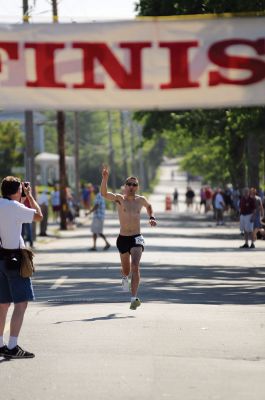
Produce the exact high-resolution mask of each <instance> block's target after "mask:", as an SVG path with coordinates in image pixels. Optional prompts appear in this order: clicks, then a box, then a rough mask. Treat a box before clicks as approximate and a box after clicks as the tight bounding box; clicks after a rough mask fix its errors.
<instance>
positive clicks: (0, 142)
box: [0, 121, 24, 178]
mask: <svg viewBox="0 0 265 400" xmlns="http://www.w3.org/2000/svg"><path fill="white" fill-rule="evenodd" d="M23 148H24V139H23V135H22V132H21V130H20V127H19V124H18V123H17V122H12V121H9V122H1V123H0V176H1V178H4V177H5V176H7V175H12V174H13V172H12V171H13V170H14V168H15V167H22V166H23Z"/></svg>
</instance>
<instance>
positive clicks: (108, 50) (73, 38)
mask: <svg viewBox="0 0 265 400" xmlns="http://www.w3.org/2000/svg"><path fill="white" fill-rule="evenodd" d="M254 105H265V17H256V18H255V17H249V18H225V19H221V18H217V19H215V18H214V19H209V18H196V19H183V20H182V19H176V20H175V19H172V20H170V19H169V20H163V19H152V20H144V21H119V22H118V21H115V22H101V23H88V24H76V23H73V24H21V25H17V24H16V25H13V24H12V25H6V24H5V25H0V108H3V109H13V110H14V109H15V110H25V109H32V110H38V109H41V110H43V109H56V110H58V109H60V110H85V109H117V108H122V109H189V108H195V107H196V108H198V107H202V108H213V107H231V106H254Z"/></svg>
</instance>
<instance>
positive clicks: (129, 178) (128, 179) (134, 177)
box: [125, 176, 139, 184]
mask: <svg viewBox="0 0 265 400" xmlns="http://www.w3.org/2000/svg"><path fill="white" fill-rule="evenodd" d="M131 179H134V180H135V181H137V182H138V183H139V181H138V178H137V177H136V176H129V177H128V178H127V179H126V181H125V184H126V183H128V182H129V181H130V180H131Z"/></svg>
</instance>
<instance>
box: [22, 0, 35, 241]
mask: <svg viewBox="0 0 265 400" xmlns="http://www.w3.org/2000/svg"><path fill="white" fill-rule="evenodd" d="M22 10H23V16H22V17H23V23H27V24H28V23H29V15H28V14H29V5H28V0H23V8H22ZM24 121H25V142H26V146H25V147H26V148H25V169H26V170H25V180H27V181H29V182H30V185H31V188H32V194H33V197H34V198H36V187H35V186H36V180H35V163H34V127H33V112H32V111H28V110H26V111H25V113H24ZM32 235H33V240H35V238H36V224H35V223H33V224H32Z"/></svg>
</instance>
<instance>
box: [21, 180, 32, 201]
mask: <svg viewBox="0 0 265 400" xmlns="http://www.w3.org/2000/svg"><path fill="white" fill-rule="evenodd" d="M22 183H24V186H25V187H28V186H29V184H30V182H22ZM21 197H26V193H25V192H24V189H23V187H22V193H21Z"/></svg>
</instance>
